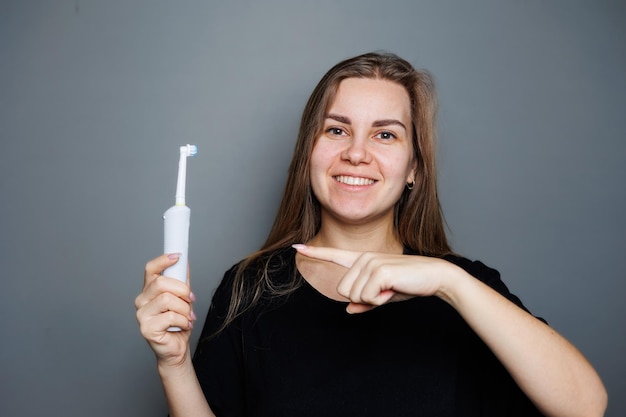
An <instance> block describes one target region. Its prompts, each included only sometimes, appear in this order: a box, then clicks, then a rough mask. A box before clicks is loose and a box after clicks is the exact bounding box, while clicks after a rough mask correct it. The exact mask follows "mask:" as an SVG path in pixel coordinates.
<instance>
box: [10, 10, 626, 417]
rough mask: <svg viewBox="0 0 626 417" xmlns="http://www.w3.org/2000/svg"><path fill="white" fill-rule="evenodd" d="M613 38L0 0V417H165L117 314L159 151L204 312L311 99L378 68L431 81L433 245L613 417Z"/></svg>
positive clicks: (128, 306)
mask: <svg viewBox="0 0 626 417" xmlns="http://www.w3.org/2000/svg"><path fill="white" fill-rule="evenodd" d="M625 32H626V7H625V4H624V2H623V1H552V2H545V1H538V0H531V1H525V2H517V1H495V0H494V1H472V2H467V1H462V0H459V1H435V0H432V1H408V0H407V1H399V0H395V1H390V0H387V1H359V0H342V1H341V0H335V1H329V0H320V1H279V0H273V1H265V2H253V1H247V2H245V1H239V2H236V1H235V2H229V3H227V2H223V3H220V2H207V1H184V2H174V1H157V2H155V1H126V0H115V1H100V2H96V1H60V0H59V1H17V0H16V1H1V2H0V138H1V140H2V149H1V151H0V196H1V197H0V198H1V204H0V265H2V276H1V278H0V279H1V280H2V286H1V287H0V328H1V329H2V333H1V336H0V384H1V386H0V415H3V416H36V415H46V416H111V415H115V416H154V415H164V413H165V404H164V399H163V395H162V392H161V388H160V385H159V381H158V378H157V374H156V371H155V369H154V359H153V357H152V354H151V352H150V351H149V349H148V347H147V345H146V344H145V342H144V341H143V340H142V339H141V337H140V336H139V334H138V331H137V326H136V322H135V318H134V306H133V300H134V297H135V296H136V295H137V293H138V292H139V291H140V288H141V281H142V278H141V276H142V269H143V265H144V263H145V262H146V261H147V260H148V259H150V258H152V257H154V256H156V255H158V254H159V253H160V251H161V247H162V243H161V240H162V236H161V233H162V229H161V215H162V213H163V211H164V210H165V209H167V208H168V207H169V206H171V205H172V204H173V202H174V187H175V177H176V170H177V160H178V146H179V145H181V144H185V143H195V144H197V145H198V147H199V155H198V157H197V158H196V159H194V160H191V161H190V162H189V170H188V187H187V196H188V199H187V201H188V204H189V205H190V206H191V207H192V236H191V251H190V258H191V264H192V273H193V281H194V283H193V284H194V290H195V292H196V294H198V297H199V301H198V302H197V306H196V309H197V311H198V312H200V314H202V315H203V314H204V312H206V309H207V306H208V303H209V300H210V296H211V293H212V291H213V289H214V288H215V286H216V284H217V282H218V280H219V279H220V278H221V276H222V273H223V271H224V270H225V269H226V268H228V267H229V266H230V265H231V264H233V263H234V262H236V261H237V260H239V259H240V258H241V257H243V256H244V255H245V254H247V253H248V252H250V251H252V250H254V249H255V248H257V247H258V246H259V245H260V244H261V243H262V241H263V240H264V237H265V235H266V233H267V232H268V229H269V227H270V224H271V221H272V219H273V215H274V213H275V210H276V208H277V204H278V199H279V196H280V194H281V191H282V188H283V185H284V182H285V174H286V169H287V165H288V163H289V159H290V155H291V152H292V149H293V144H294V138H295V135H296V131H297V126H298V122H299V117H300V112H301V110H302V108H303V106H304V103H305V100H306V98H307V97H308V94H309V93H310V91H311V90H312V88H313V86H314V85H315V83H317V81H318V79H319V78H320V77H321V76H322V74H323V73H324V72H325V71H326V70H327V69H328V68H329V67H330V66H331V65H332V64H334V63H336V62H337V61H339V60H340V59H343V58H347V57H349V56H353V55H355V54H358V53H362V52H365V51H369V50H377V49H386V50H390V51H393V52H396V53H398V54H400V55H402V56H404V57H406V58H407V59H409V60H410V61H411V62H413V63H414V64H415V65H416V66H418V67H424V68H427V69H429V70H431V71H432V72H433V73H434V75H435V78H436V81H437V84H438V88H439V94H440V101H441V111H440V119H439V122H440V132H441V135H440V139H441V141H440V146H439V149H440V172H441V176H440V190H441V197H442V201H443V206H444V211H445V214H446V217H447V221H448V224H449V227H450V230H451V232H450V237H451V240H452V242H453V244H454V247H455V249H456V250H457V251H459V252H461V253H463V254H465V255H466V256H468V257H471V258H478V259H481V260H483V261H484V262H486V263H487V264H489V265H491V266H494V267H496V268H498V269H499V270H500V271H501V272H502V274H503V276H504V279H505V282H507V284H508V285H509V287H510V288H511V289H512V291H513V292H515V293H516V294H518V295H519V296H520V297H521V298H522V299H523V300H524V302H525V303H526V305H527V306H528V307H529V308H530V309H531V310H532V311H533V312H534V313H535V314H537V315H540V316H542V317H545V318H546V319H547V320H548V321H549V322H550V323H551V324H552V325H553V326H554V328H556V329H557V330H558V331H560V332H561V333H563V334H564V335H565V336H566V337H568V338H569V339H570V340H571V341H572V342H573V343H574V344H575V345H577V346H578V347H579V348H580V349H581V350H582V352H583V353H584V354H585V355H586V356H587V357H588V358H589V360H590V361H591V362H592V363H593V364H594V365H595V366H596V367H597V369H598V371H599V373H600V375H601V376H602V378H603V380H604V381H605V383H606V385H607V387H608V390H609V395H610V406H609V412H608V413H607V415H609V416H614V417H617V416H624V415H626V399H625V396H624V393H625V392H626V386H625V384H624V374H625V373H626V365H625V364H626V360H625V359H624V356H623V355H624V352H626V332H625V329H624V328H625V323H626V307H625V303H624V302H623V299H624V291H625V289H626V288H625V278H626V273H625V272H624V268H623V265H624V252H625V250H626V244H625V243H624V237H623V234H624V231H625V227H624V226H625V221H624V215H625V213H626V192H625V186H624V184H623V183H624V180H625V179H626V144H625V138H626V118H625V117H624V111H625V109H626V82H625V81H624V77H625V75H626V36H625V35H626V33H625ZM202 321H203V319H202V320H200V322H202ZM200 324H201V323H200ZM197 336H198V334H197V333H196V334H195V337H194V343H195V340H196V338H197Z"/></svg>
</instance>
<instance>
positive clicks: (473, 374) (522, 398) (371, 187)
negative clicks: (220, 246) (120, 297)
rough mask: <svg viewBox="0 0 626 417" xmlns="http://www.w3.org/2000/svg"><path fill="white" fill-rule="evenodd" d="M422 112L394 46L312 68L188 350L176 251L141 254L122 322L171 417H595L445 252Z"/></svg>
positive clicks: (529, 331)
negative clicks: (269, 212)
mask: <svg viewBox="0 0 626 417" xmlns="http://www.w3.org/2000/svg"><path fill="white" fill-rule="evenodd" d="M435 111H436V99H435V95H434V89H433V86H432V82H431V79H430V77H429V76H428V74H426V73H424V72H420V71H416V70H415V69H413V68H412V67H411V65H410V64H409V63H407V62H406V61H404V60H403V59H401V58H399V57H397V56H395V55H392V54H376V53H371V54H365V55H361V56H358V57H355V58H352V59H348V60H346V61H343V62H341V63H339V64H337V65H336V66H335V67H333V68H332V69H331V70H330V71H329V72H328V73H327V74H326V75H325V76H324V77H323V78H322V80H321V81H320V83H319V84H318V86H317V87H316V88H315V90H314V91H313V93H312V95H311V97H310V99H309V101H308V103H307V106H306V108H305V110H304V113H303V118H302V123H301V127H300V132H299V136H298V142H297V144H296V148H295V152H294V156H293V160H292V163H291V167H290V170H289V177H288V180H287V185H286V189H285V193H284V195H283V199H282V203H281V205H280V208H279V212H278V214H277V217H276V220H275V223H274V226H273V228H272V230H271V232H270V235H269V237H268V239H267V241H266V243H265V244H264V246H263V248H261V250H260V251H259V252H257V253H254V254H252V255H251V256H249V257H248V258H246V259H245V260H244V261H242V262H241V263H239V264H238V265H236V266H235V267H233V268H232V269H231V270H230V271H228V272H227V273H226V275H225V277H224V279H223V281H222V283H221V284H220V286H219V288H218V289H217V291H216V293H215V295H214V298H213V303H212V305H211V309H210V311H209V314H208V317H207V320H206V323H205V326H204V329H203V332H202V335H201V338H200V343H199V345H198V348H197V349H196V353H195V357H194V359H193V363H192V359H191V354H190V348H189V336H190V332H191V328H192V327H193V321H194V320H195V314H194V312H193V310H192V303H193V301H194V296H193V293H191V292H190V289H189V287H188V286H187V285H185V284H183V283H180V282H178V281H176V280H173V279H170V278H167V277H163V276H161V275H160V274H161V272H162V271H163V270H164V269H165V268H166V267H168V266H169V265H172V264H174V263H175V262H176V261H177V255H176V254H165V255H162V256H160V257H158V258H156V259H154V260H152V261H150V262H149V263H148V264H147V265H146V269H145V280H144V282H145V285H144V289H143V292H142V293H141V294H140V295H139V296H138V297H137V299H136V307H137V318H138V321H139V324H140V328H141V332H142V335H143V336H144V337H145V338H146V340H147V341H148V343H149V344H150V346H151V348H152V349H153V350H154V352H155V354H156V357H157V364H158V369H159V374H160V376H161V379H162V382H163V386H164V388H165V392H166V396H167V399H168V403H169V407H170V413H171V415H172V416H204V415H206V416H210V415H218V416H231V415H233V416H234V415H237V416H240V415H251V416H252V415H254V416H257V415H258V416H262V415H267V416H281V415H285V416H287V415H289V416H307V415H325V416H328V415H342V416H345V415H359V416H365V415H394V416H399V415H421V416H435V415H436V416H457V415H458V416H474V415H476V416H478V415H480V416H506V415H519V416H532V415H546V416H568V417H571V416H577V415H581V416H587V417H588V416H600V415H603V413H604V409H605V407H606V391H605V389H604V387H603V385H602V382H601V381H600V379H599V377H598V375H597V374H596V372H595V371H594V370H593V368H592V367H591V366H590V364H589V363H588V362H587V361H586V360H585V358H584V357H583V356H582V355H581V354H580V352H578V350H576V348H575V347H573V346H572V345H571V344H570V343H569V342H568V341H566V340H565V339H564V338H563V337H561V336H560V335H558V334H557V333H556V332H555V331H554V330H552V329H551V328H550V327H549V326H547V325H546V324H545V323H544V322H543V321H541V320H539V319H537V318H535V317H533V316H532V315H530V314H529V313H528V312H527V311H526V310H525V309H524V307H523V305H522V304H521V302H520V301H519V299H517V298H516V297H515V296H513V295H512V294H510V293H509V292H508V290H507V288H506V287H505V286H504V284H503V283H502V282H501V281H500V278H499V275H498V273H497V271H494V270H493V269H490V268H488V267H486V266H485V265H483V264H482V263H480V262H471V261H468V260H467V259H464V258H462V257H459V256H456V255H454V254H452V252H451V249H450V247H449V246H448V243H447V240H446V236H445V233H444V227H443V220H442V215H441V211H440V206H439V201H438V198H437V191H436V178H435V162H434V161H435V158H434V136H435ZM172 325H174V326H179V327H181V328H182V329H183V331H182V332H167V330H166V329H167V328H168V327H169V326H172ZM214 413H215V414H214Z"/></svg>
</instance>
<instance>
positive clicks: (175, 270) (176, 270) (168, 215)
mask: <svg viewBox="0 0 626 417" xmlns="http://www.w3.org/2000/svg"><path fill="white" fill-rule="evenodd" d="M190 215H191V210H190V209H189V207H187V206H173V207H170V208H169V209H168V210H167V211H166V212H165V214H163V252H164V253H180V254H181V256H180V258H179V259H178V262H176V263H175V264H174V265H172V266H170V267H169V268H167V269H166V270H165V271H163V275H165V276H168V277H171V278H176V279H177V280H179V281H182V282H187V263H188V257H187V250H188V248H189V218H190ZM167 330H168V331H170V332H178V331H180V330H181V329H180V328H179V327H175V326H172V327H170V328H169V329H167Z"/></svg>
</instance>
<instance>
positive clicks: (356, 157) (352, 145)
mask: <svg viewBox="0 0 626 417" xmlns="http://www.w3.org/2000/svg"><path fill="white" fill-rule="evenodd" d="M367 142H368V141H367V138H363V137H352V139H351V140H350V142H349V144H348V145H347V146H346V148H345V149H344V151H343V152H342V153H341V159H343V160H344V161H348V162H350V164H352V165H359V164H364V163H369V162H370V161H371V155H370V152H369V149H368V143H367Z"/></svg>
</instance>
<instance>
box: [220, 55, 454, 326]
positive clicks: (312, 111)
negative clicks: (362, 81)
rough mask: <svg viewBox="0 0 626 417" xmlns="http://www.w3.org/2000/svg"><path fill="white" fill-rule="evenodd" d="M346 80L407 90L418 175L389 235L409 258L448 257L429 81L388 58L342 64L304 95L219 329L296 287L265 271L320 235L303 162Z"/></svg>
mask: <svg viewBox="0 0 626 417" xmlns="http://www.w3.org/2000/svg"><path fill="white" fill-rule="evenodd" d="M346 78H372V79H383V80H389V81H393V82H396V83H398V84H400V85H401V86H403V87H404V88H405V89H406V91H407V92H408V94H409V98H410V101H411V119H412V124H413V129H412V131H413V152H414V158H415V161H416V162H417V174H416V176H415V185H414V186H413V187H412V189H408V188H406V189H405V191H404V192H403V193H402V196H401V197H400V199H399V201H398V202H397V203H396V206H395V209H394V213H395V229H396V233H397V236H398V238H399V240H400V242H401V243H402V244H403V245H404V246H405V247H406V248H408V249H409V250H411V251H413V252H415V253H419V254H423V255H429V256H442V255H444V254H446V253H449V252H450V247H449V245H448V242H447V239H446V234H445V228H444V221H443V215H442V212H441V206H440V203H439V198H438V196H437V182H436V169H435V136H436V129H435V123H436V122H435V116H436V111H437V98H436V95H435V89H434V84H433V80H432V77H431V76H430V74H429V73H428V72H426V71H422V70H416V69H414V68H413V66H412V65H411V64H410V63H408V62H407V61H405V60H404V59H402V58H400V57H398V56H397V55H394V54H391V53H367V54H364V55H359V56H357V57H354V58H350V59H347V60H345V61H342V62H340V63H338V64H337V65H335V66H334V67H332V68H331V69H330V70H329V71H328V72H327V73H326V74H325V75H324V77H323V78H322V79H321V80H320V82H319V83H318V84H317V86H316V87H315V89H314V90H313V93H312V94H311V96H310V97H309V100H308V102H307V104H306V106H305V108H304V112H303V114H302V119H301V123H300V130H299V132H298V141H297V142H296V146H295V149H294V153H293V157H292V160H291V165H290V167H289V173H288V177H287V184H286V186H285V191H284V193H283V197H282V201H281V203H280V207H279V209H278V213H277V215H276V219H275V220H274V225H273V226H272V229H271V231H270V233H269V236H268V237H267V240H266V241H265V243H264V244H263V246H262V247H261V249H260V250H258V251H257V252H254V253H252V254H251V255H249V256H248V257H247V258H246V259H244V260H243V261H242V262H241V263H240V264H239V265H238V267H237V268H236V270H235V273H234V277H233V287H232V288H233V289H232V294H231V302H230V308H229V311H228V313H227V316H226V318H225V321H224V324H223V326H222V328H221V329H223V328H225V327H226V326H227V325H228V324H230V323H231V322H232V321H233V320H234V319H235V318H236V317H237V316H238V315H240V314H241V313H243V312H244V311H246V310H247V309H248V308H250V307H252V306H254V305H255V304H256V303H257V302H258V300H259V299H260V298H261V296H263V297H265V296H270V297H272V296H280V295H284V294H288V293H289V292H291V291H293V290H294V289H295V288H297V287H298V285H299V284H300V281H299V278H298V277H297V276H296V275H294V277H293V280H292V281H291V282H290V284H289V285H286V286H285V285H282V286H276V285H275V284H274V283H273V282H272V281H271V279H270V276H269V272H270V270H271V269H274V268H273V267H272V253H273V252H275V251H276V250H277V249H281V248H285V247H289V246H290V245H292V244H294V243H304V242H307V241H309V240H311V239H312V238H313V237H314V236H315V235H316V234H317V232H318V231H319V229H320V223H321V220H320V219H321V215H320V205H319V203H318V202H317V199H316V198H315V196H314V194H313V191H312V189H311V182H310V176H309V170H310V157H311V152H312V150H313V146H314V144H315V140H316V139H317V138H318V137H319V136H320V134H321V131H322V128H323V123H324V119H325V117H326V112H327V110H328V108H329V106H330V105H331V103H332V101H333V99H334V97H335V94H336V92H337V89H338V87H339V84H340V83H341V81H343V80H345V79H346ZM250 271H254V273H249V272H250ZM244 272H245V273H244ZM221 329H220V330H221Z"/></svg>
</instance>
